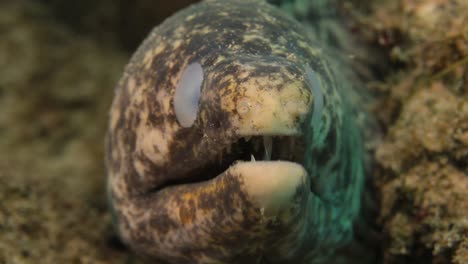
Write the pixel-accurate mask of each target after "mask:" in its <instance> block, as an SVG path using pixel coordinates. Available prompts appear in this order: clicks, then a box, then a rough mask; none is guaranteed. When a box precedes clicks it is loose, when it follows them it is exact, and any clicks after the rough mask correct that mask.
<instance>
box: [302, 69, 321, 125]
mask: <svg viewBox="0 0 468 264" xmlns="http://www.w3.org/2000/svg"><path fill="white" fill-rule="evenodd" d="M306 73H307V79H308V80H309V83H310V86H311V88H312V92H313V96H314V109H313V112H312V120H311V123H312V125H313V126H315V125H316V124H318V123H319V122H320V119H321V116H322V109H323V93H322V88H321V87H320V81H319V79H318V76H317V73H316V72H314V71H313V70H312V69H311V68H310V67H307V69H306Z"/></svg>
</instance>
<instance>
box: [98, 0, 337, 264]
mask: <svg viewBox="0 0 468 264" xmlns="http://www.w3.org/2000/svg"><path fill="white" fill-rule="evenodd" d="M193 62H198V63H200V65H201V66H202V68H203V71H204V81H203V84H202V88H201V90H202V95H201V99H200V108H199V110H198V111H199V112H198V115H197V118H196V120H195V123H194V124H193V126H191V127H189V128H184V127H182V126H180V125H179V123H178V121H177V118H176V116H175V113H174V108H173V95H174V91H175V88H176V86H177V82H178V79H179V78H180V76H181V74H182V72H183V70H184V69H185V68H186V67H187V65H189V64H191V63H193ZM306 66H309V67H311V68H312V69H313V70H314V71H315V72H316V73H317V74H318V75H319V76H320V78H321V81H322V84H324V85H322V87H323V91H322V92H323V94H324V104H325V107H324V110H323V115H324V116H326V117H327V118H329V120H331V122H330V123H335V122H338V121H339V119H340V117H339V113H336V112H332V111H329V109H330V107H327V106H328V105H330V104H339V103H340V98H339V96H338V95H337V92H336V89H335V88H334V87H335V84H334V83H333V78H332V75H331V71H330V69H329V66H327V64H326V63H325V62H324V61H323V59H322V52H321V50H320V49H319V48H318V45H317V43H314V42H313V41H312V40H311V39H309V38H308V36H307V32H306V31H305V30H304V29H302V27H301V25H300V24H298V23H297V22H295V21H293V20H292V19H290V18H288V17H287V16H285V15H284V14H282V13H281V12H280V11H278V10H276V9H275V8H274V7H272V6H269V5H268V4H266V3H263V2H261V1H246V0H244V1H242V0H238V1H205V2H202V3H200V4H197V5H193V6H191V7H189V8H187V9H185V10H183V11H181V12H179V13H177V14H175V15H174V16H172V17H171V18H169V19H167V20H166V21H165V22H164V23H162V24H161V25H160V26H158V27H156V28H155V29H154V30H153V31H152V32H151V34H150V35H149V36H148V38H147V39H146V40H145V41H144V43H143V44H142V45H141V46H140V48H139V49H138V50H137V52H136V53H135V54H134V56H133V57H132V59H131V61H130V63H129V64H128V65H127V67H126V69H125V72H124V75H123V77H122V79H121V80H120V82H119V84H118V87H117V89H116V93H115V98H114V102H113V105H112V108H111V111H110V125H109V131H108V137H107V151H106V152H107V168H108V192H109V196H110V201H111V204H112V208H113V213H114V215H115V220H116V225H117V228H118V230H119V234H120V236H121V237H122V239H123V241H124V242H125V243H126V244H128V245H129V246H130V247H132V248H134V249H135V250H136V251H137V252H140V253H142V254H146V255H150V256H152V257H154V258H155V259H158V260H161V261H163V262H168V263H301V262H302V263H305V262H307V263H308V262H309V261H310V260H311V259H313V258H314V257H316V255H317V253H316V252H315V251H314V252H313V253H311V252H312V250H311V249H314V241H313V230H309V229H308V228H307V226H308V224H309V223H310V222H312V221H313V216H310V215H309V214H307V210H308V205H307V204H308V203H309V202H310V199H311V198H310V195H311V194H310V190H309V185H310V183H309V180H308V179H307V180H306V181H305V182H302V183H301V184H299V185H297V188H296V189H295V192H294V196H293V198H292V199H291V203H290V205H288V206H286V207H287V208H286V209H285V210H283V211H281V215H274V216H271V217H267V216H265V215H264V212H263V211H262V209H261V208H260V207H259V206H258V203H256V201H255V200H254V199H253V198H252V197H251V196H250V195H249V192H248V191H247V186H246V183H245V182H244V178H243V177H241V176H242V175H240V174H239V173H237V174H236V172H235V170H233V169H228V170H226V171H222V170H221V171H218V170H220V168H214V167H212V164H213V163H212V162H207V161H208V160H209V161H213V160H217V159H219V154H220V153H223V152H224V151H225V149H226V148H228V147H229V146H230V145H232V143H233V142H236V141H237V140H239V138H242V137H245V136H248V135H268V134H271V135H276V134H279V135H298V134H300V130H301V125H302V122H303V120H304V119H305V118H306V117H307V115H308V114H310V109H311V108H312V104H313V96H314V95H313V94H312V92H311V89H310V87H309V86H310V83H309V82H308V81H307V80H306V77H305V76H306V73H305V71H306V70H305V67H306ZM246 87H247V88H246ZM248 87H255V89H257V90H258V91H261V92H267V93H270V92H274V93H285V92H288V94H289V93H291V94H293V97H294V96H296V97H297V98H299V99H297V100H299V101H300V103H301V104H302V108H303V109H299V110H297V109H296V110H294V111H292V112H290V113H286V114H284V113H283V112H284V109H283V108H281V109H270V111H271V115H272V118H273V119H274V118H276V117H277V116H282V115H284V116H285V118H284V120H283V119H281V120H283V121H281V122H280V125H277V126H275V128H274V129H272V128H269V127H268V126H264V127H263V126H260V127H259V126H257V125H255V126H254V125H251V124H252V123H251V122H247V121H245V120H246V119H245V118H244V117H242V116H240V115H239V113H237V112H236V107H235V106H236V103H237V102H238V100H239V99H240V98H243V97H245V96H247V95H246V94H247V93H248V91H247V90H248V89H249V88H248ZM252 89H253V88H252ZM321 89H322V88H321ZM288 96H289V95H288ZM296 97H294V98H296ZM294 100H296V99H294ZM304 109H305V111H304ZM275 111H276V112H275ZM250 118H255V117H250ZM223 158H226V157H223ZM227 158H229V157H227ZM233 161H234V160H233ZM233 167H235V166H233ZM208 173H213V174H219V176H217V177H215V178H213V179H210V180H207V181H201V182H198V181H199V180H198V179H199V178H200V177H201V178H203V177H204V175H205V174H208ZM186 180H188V181H190V182H192V183H184V184H182V182H184V181H186ZM258 188H261V187H260V186H259V187H258ZM315 249H316V248H315ZM321 250H322V251H325V250H326V249H321Z"/></svg>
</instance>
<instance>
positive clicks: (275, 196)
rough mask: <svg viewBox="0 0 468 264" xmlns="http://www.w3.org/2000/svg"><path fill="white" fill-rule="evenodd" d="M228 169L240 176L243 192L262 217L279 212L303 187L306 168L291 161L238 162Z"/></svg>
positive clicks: (275, 214)
mask: <svg viewBox="0 0 468 264" xmlns="http://www.w3.org/2000/svg"><path fill="white" fill-rule="evenodd" d="M229 171H230V172H231V173H233V174H235V175H238V176H239V177H240V178H241V180H242V182H243V186H244V188H245V191H246V193H247V195H248V196H249V197H250V200H251V201H252V202H253V203H254V204H255V205H256V206H258V207H259V208H260V210H261V213H262V215H263V216H264V217H277V216H279V215H280V214H281V212H282V211H284V210H287V209H288V208H290V207H291V206H292V205H294V204H295V203H294V200H295V198H296V195H297V194H298V193H305V192H304V190H306V189H307V187H306V186H307V179H308V178H307V172H306V171H305V169H304V168H303V167H302V166H301V165H300V164H298V163H295V162H290V161H259V162H254V163H253V162H238V163H236V164H235V165H233V166H232V167H230V168H229ZM301 190H302V192H301Z"/></svg>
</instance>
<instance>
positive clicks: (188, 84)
mask: <svg viewBox="0 0 468 264" xmlns="http://www.w3.org/2000/svg"><path fill="white" fill-rule="evenodd" d="M202 82H203V69H202V67H201V65H200V63H197V62H194V63H192V64H190V65H189V66H187V68H186V69H185V70H184V72H183V73H182V76H181V77H180V80H179V83H178V84H177V87H176V89H175V93H174V111H175V115H176V118H177V121H178V122H179V124H180V125H181V126H182V127H190V126H192V125H193V123H194V122H195V119H196V118H197V114H198V107H199V101H200V92H201V85H202Z"/></svg>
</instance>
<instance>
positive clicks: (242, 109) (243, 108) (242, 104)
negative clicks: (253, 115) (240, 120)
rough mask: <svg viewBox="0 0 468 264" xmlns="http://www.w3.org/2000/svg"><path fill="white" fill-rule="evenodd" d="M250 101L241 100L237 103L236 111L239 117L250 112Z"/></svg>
mask: <svg viewBox="0 0 468 264" xmlns="http://www.w3.org/2000/svg"><path fill="white" fill-rule="evenodd" d="M250 107H251V105H250V100H249V99H247V98H241V99H239V101H237V106H236V111H237V113H239V115H246V114H248V113H249V112H250Z"/></svg>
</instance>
